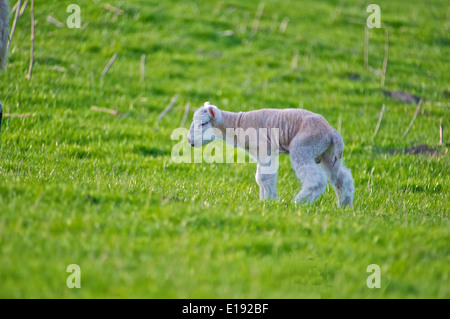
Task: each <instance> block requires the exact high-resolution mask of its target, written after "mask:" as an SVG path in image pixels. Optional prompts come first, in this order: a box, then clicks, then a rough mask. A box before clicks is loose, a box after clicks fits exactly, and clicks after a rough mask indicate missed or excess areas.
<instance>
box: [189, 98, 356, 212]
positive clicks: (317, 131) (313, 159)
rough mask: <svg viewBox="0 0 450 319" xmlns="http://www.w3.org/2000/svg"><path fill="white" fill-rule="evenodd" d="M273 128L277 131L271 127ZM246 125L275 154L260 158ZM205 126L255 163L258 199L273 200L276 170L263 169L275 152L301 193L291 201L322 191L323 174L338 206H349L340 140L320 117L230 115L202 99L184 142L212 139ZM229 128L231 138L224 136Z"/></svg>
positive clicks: (301, 113)
mask: <svg viewBox="0 0 450 319" xmlns="http://www.w3.org/2000/svg"><path fill="white" fill-rule="evenodd" d="M274 128H275V129H277V131H273V129H274ZM249 129H254V130H255V131H257V132H267V133H266V134H265V136H264V139H263V141H267V143H268V144H269V145H271V146H273V145H277V149H276V150H275V152H273V151H272V152H267V154H266V155H263V156H261V154H260V153H261V152H259V148H261V147H262V145H261V143H262V142H261V138H260V137H261V136H258V137H257V139H256V140H255V139H251V138H250V140H249V138H248V134H247V136H244V135H245V132H246V131H248V130H249ZM261 129H265V130H261ZM211 130H216V131H217V130H218V131H217V132H218V133H220V134H216V135H218V136H221V137H222V138H223V139H224V140H225V141H226V142H227V143H230V144H232V145H234V146H235V147H240V148H243V149H245V150H246V151H247V152H248V153H249V155H250V156H252V157H253V158H254V159H255V160H256V161H257V170H256V182H257V183H258V185H259V187H260V199H261V200H264V199H278V196H277V189H276V183H277V175H278V174H277V172H276V171H272V172H270V173H267V170H264V168H266V167H267V166H268V165H271V164H272V163H273V162H274V161H276V157H277V156H278V153H288V154H289V157H290V160H291V164H292V168H293V169H294V171H295V173H296V176H297V178H298V179H299V180H300V181H301V183H302V189H301V191H300V192H299V193H298V194H297V196H295V198H294V201H295V202H296V203H308V202H309V203H313V202H314V201H315V200H316V199H317V198H318V197H319V196H320V195H321V194H322V193H323V192H324V191H325V188H326V184H327V178H328V180H329V181H330V183H331V185H332V186H333V188H334V190H335V192H336V195H337V198H338V205H339V206H343V207H347V206H348V207H352V204H353V193H354V190H355V187H354V184H353V177H352V174H351V173H350V170H349V169H347V168H346V167H345V166H344V165H343V163H342V154H343V150H344V142H343V140H342V137H341V135H340V134H339V132H338V131H336V130H335V129H334V128H333V127H331V125H330V124H328V122H327V121H326V120H325V118H324V117H323V116H321V115H318V114H315V113H312V112H310V111H307V110H302V109H262V110H256V111H250V112H239V113H233V112H227V111H222V110H219V109H218V108H217V107H216V106H214V105H211V104H209V102H206V103H205V104H204V106H203V107H201V108H200V109H198V110H197V111H196V112H195V114H194V118H193V122H192V124H191V128H190V130H189V133H188V141H189V143H190V144H191V145H192V146H194V147H201V146H203V145H205V144H207V143H209V142H211V141H212V140H214V139H215V135H214V134H213V135H211V134H210V131H211ZM206 132H209V133H208V134H206ZM230 132H232V134H233V135H234V136H230V135H231V133H230ZM273 132H278V134H274V133H273ZM260 135H261V133H260ZM272 149H273V148H272Z"/></svg>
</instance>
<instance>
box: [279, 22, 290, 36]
mask: <svg viewBox="0 0 450 319" xmlns="http://www.w3.org/2000/svg"><path fill="white" fill-rule="evenodd" d="M288 23H289V18H284V19H283V20H282V21H281V24H280V32H281V33H284V32H285V31H286V28H287V25H288Z"/></svg>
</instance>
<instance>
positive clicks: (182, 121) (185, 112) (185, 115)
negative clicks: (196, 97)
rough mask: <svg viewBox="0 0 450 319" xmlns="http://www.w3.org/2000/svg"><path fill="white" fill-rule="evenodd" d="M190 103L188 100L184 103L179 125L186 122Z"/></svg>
mask: <svg viewBox="0 0 450 319" xmlns="http://www.w3.org/2000/svg"><path fill="white" fill-rule="evenodd" d="M190 105H191V103H189V102H187V103H186V107H185V108H184V115H183V119H182V120H181V124H180V127H184V123H186V119H187V116H188V113H189V106H190Z"/></svg>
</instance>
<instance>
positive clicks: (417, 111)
mask: <svg viewBox="0 0 450 319" xmlns="http://www.w3.org/2000/svg"><path fill="white" fill-rule="evenodd" d="M420 105H422V99H420V101H419V103H418V104H417V108H416V112H415V113H414V116H413V118H412V120H411V123H409V126H408V128H407V129H406V131H405V133H403V136H402V138H404V137H405V136H406V135H407V134H408V133H409V130H410V129H411V127H412V125H413V123H414V120H415V119H416V116H417V114H418V113H419V110H420Z"/></svg>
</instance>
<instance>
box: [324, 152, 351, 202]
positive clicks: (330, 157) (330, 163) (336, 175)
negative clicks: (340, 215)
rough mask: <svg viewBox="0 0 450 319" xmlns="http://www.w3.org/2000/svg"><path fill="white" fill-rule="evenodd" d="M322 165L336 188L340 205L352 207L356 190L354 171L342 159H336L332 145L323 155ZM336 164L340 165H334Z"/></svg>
mask: <svg viewBox="0 0 450 319" xmlns="http://www.w3.org/2000/svg"><path fill="white" fill-rule="evenodd" d="M320 165H321V166H322V167H323V169H324V170H325V172H326V173H327V177H328V180H329V181H330V184H331V186H333V188H334V191H335V193H336V196H337V199H338V206H339V207H341V206H343V207H347V206H348V207H352V205H353V194H354V192H355V186H354V183H353V177H352V173H351V172H350V170H349V169H348V168H347V167H345V166H344V165H343V164H342V162H341V161H338V162H336V161H335V155H334V150H333V148H332V147H330V149H329V150H327V151H326V152H325V153H324V154H323V155H322V158H321V163H320ZM334 165H338V166H337V167H334Z"/></svg>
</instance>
